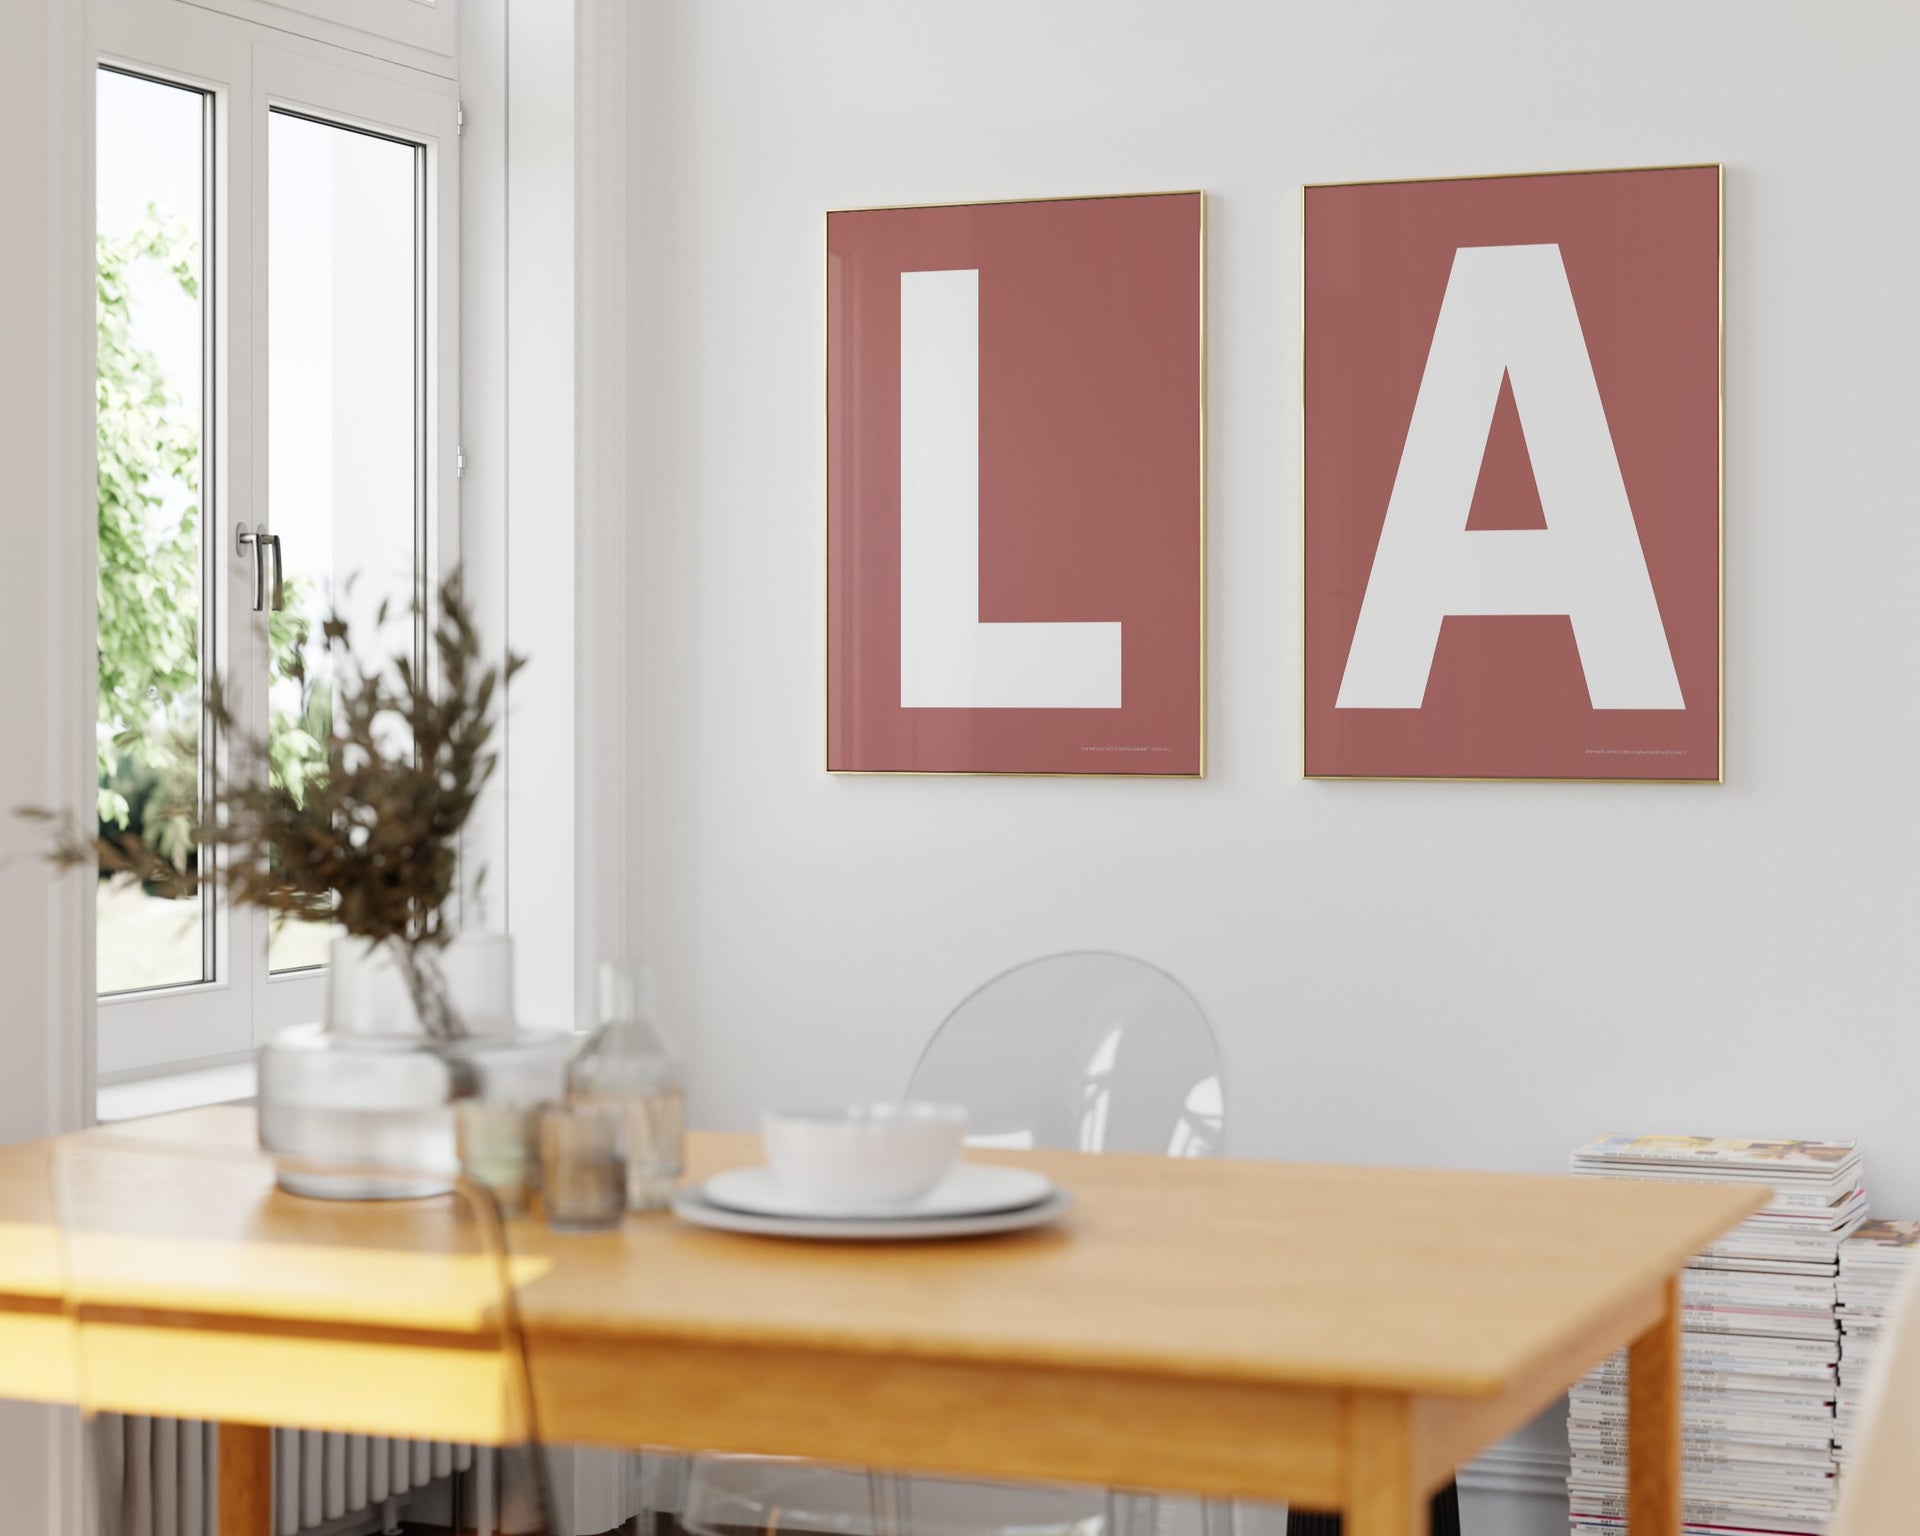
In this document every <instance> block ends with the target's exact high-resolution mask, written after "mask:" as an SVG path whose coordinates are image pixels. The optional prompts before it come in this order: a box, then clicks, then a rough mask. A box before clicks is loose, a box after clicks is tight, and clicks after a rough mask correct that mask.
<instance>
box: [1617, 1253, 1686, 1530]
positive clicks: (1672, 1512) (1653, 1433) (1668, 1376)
mask: <svg viewBox="0 0 1920 1536" xmlns="http://www.w3.org/2000/svg"><path fill="white" fill-rule="evenodd" d="M1680 1428H1681V1425H1680V1279H1679V1277H1678V1276H1677V1275H1676V1276H1675V1277H1674V1278H1672V1279H1670V1280H1669V1281H1667V1286H1666V1306H1665V1310H1664V1312H1663V1313H1662V1315H1661V1318H1660V1321H1659V1322H1657V1323H1655V1324H1654V1325H1653V1326H1652V1327H1651V1328H1649V1329H1648V1330H1647V1331H1646V1332H1645V1333H1643V1334H1641V1335H1640V1337H1639V1338H1637V1339H1635V1340H1634V1341H1633V1345H1632V1347H1631V1348H1630V1349H1629V1350H1628V1352H1627V1530H1628V1531H1629V1532H1630V1533H1631V1536H1680Z"/></svg>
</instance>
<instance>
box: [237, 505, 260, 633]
mask: <svg viewBox="0 0 1920 1536" xmlns="http://www.w3.org/2000/svg"><path fill="white" fill-rule="evenodd" d="M266 533H267V530H266V528H265V527H264V526H255V527H253V528H249V527H248V526H247V525H246V524H245V523H241V524H240V525H239V526H238V528H237V529H236V530H235V533H234V543H235V544H236V545H237V546H238V548H237V549H236V550H235V551H234V552H235V553H236V554H241V555H244V554H245V553H246V552H247V546H248V545H249V544H251V545H252V546H253V611H254V612H255V613H264V612H265V611H266V607H267V547H266Z"/></svg>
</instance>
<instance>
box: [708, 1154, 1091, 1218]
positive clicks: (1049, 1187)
mask: <svg viewBox="0 0 1920 1536" xmlns="http://www.w3.org/2000/svg"><path fill="white" fill-rule="evenodd" d="M700 1193H701V1194H702V1195H704V1196H705V1197H706V1199H707V1201H708V1203H709V1204H712V1205H717V1206H720V1207H722V1208H723V1209H725V1210H729V1211H739V1212H741V1213H742V1214H743V1215H747V1216H786V1217H802V1218H806V1219H809V1220H815V1221H818V1220H825V1219H833V1220H850V1221H929V1220H937V1219H941V1218H944V1217H948V1216H987V1215H991V1214H992V1213H993V1212H995V1211H1012V1210H1018V1209H1020V1208H1022V1207H1024V1206H1029V1205H1038V1204H1039V1203H1040V1202H1041V1201H1042V1200H1044V1199H1046V1198H1047V1196H1048V1195H1050V1194H1052V1193H1053V1181H1052V1180H1051V1179H1049V1178H1048V1177H1047V1176H1046V1175H1045V1174H1042V1173H1035V1172H1034V1171H1033V1170H1032V1169H1030V1168H1002V1167H1000V1166H999V1165H998V1164H995V1163H962V1164H960V1165H959V1166H958V1167H957V1168H955V1169H954V1170H953V1172H952V1173H950V1174H948V1175H947V1176H946V1177H945V1178H944V1179H942V1180H941V1181H940V1182H939V1183H938V1184H936V1185H934V1186H933V1188H932V1189H930V1190H928V1191H927V1192H926V1193H925V1194H924V1195H922V1196H920V1198H919V1199H917V1200H906V1201H902V1202H900V1203H899V1204H890V1205H834V1204H830V1203H827V1202H825V1201H820V1200H811V1199H809V1198H808V1197H807V1196H805V1195H802V1194H798V1193H796V1192H795V1191H794V1190H791V1189H789V1188H787V1186H786V1185H784V1184H782V1183H781V1182H780V1181H779V1180H778V1179H776V1178H775V1177H774V1176H773V1170H772V1169H771V1168H735V1169H733V1170H732V1171H730V1172H728V1173H720V1174H715V1175H714V1176H713V1177H712V1178H710V1179H708V1180H707V1182H706V1183H705V1184H703V1185H701V1186H700Z"/></svg>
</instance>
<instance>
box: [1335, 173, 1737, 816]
mask: <svg viewBox="0 0 1920 1536" xmlns="http://www.w3.org/2000/svg"><path fill="white" fill-rule="evenodd" d="M1305 281H1306V314H1305V324H1306V338H1305V345H1306V367H1305V392H1306V393H1305V406H1306V441H1305V454H1306V550H1305V568H1306V771H1307V775H1308V777H1310V778H1417V779H1637V780H1650V779H1651V780H1667V781H1681V780H1692V781H1696V782H1710V783H1711V782H1718V780H1719V778H1720V772H1721V764H1720V741H1721V730H1720V716H1721V697H1720V670H1721V666H1720V664H1721V656H1720V652H1721V625H1720V168H1719V167H1718V166H1714V165H1699V166H1678V167H1670V168H1662V169H1657V170H1626V171H1593V172H1581V173H1575V174H1569V175H1551V176H1506V177H1487V178H1482V179H1479V180H1457V181H1400V182H1375V183H1367V184H1364V185H1354V186H1321V187H1309V188H1308V189H1307V192H1306V252H1305Z"/></svg>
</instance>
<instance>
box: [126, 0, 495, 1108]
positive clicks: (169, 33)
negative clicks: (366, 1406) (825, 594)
mask: <svg viewBox="0 0 1920 1536" xmlns="http://www.w3.org/2000/svg"><path fill="white" fill-rule="evenodd" d="M180 13H181V14H176V13H173V12H169V11H164V10H144V9H143V10H140V11H132V10H125V9H121V8H118V7H115V6H113V5H111V4H108V5H105V6H103V7H102V8H101V18H100V36H101V41H102V45H103V54H102V63H101V69H100V73H99V77H98V122H97V144H98V170H97V188H98V235H99V238H98V250H97V253H96V256H97V273H96V278H97V284H98V293H99V327H98V330H99V373H98V377H99V434H98V437H99V470H100V473H99V487H100V490H99V503H100V504H99V529H100V575H99V616H100V694H99V708H98V718H99V726H98V733H97V734H98V743H99V806H98V814H99V822H100V830H101V832H102V833H103V834H104V835H105V836H107V837H108V838H110V839H119V840H125V839H134V838H137V839H139V840H140V841H141V842H143V843H144V844H145V845H146V846H147V847H149V848H152V849H156V850H158V851H160V852H162V853H164V854H165V855H166V856H167V858H168V859H170V860H171V861H172V862H173V863H174V864H175V865H176V866H177V867H178V868H180V869H182V870H183V871H188V872H193V871H196V870H202V864H201V861H202V859H203V857H211V856H212V855H211V854H210V853H206V854H203V851H202V850H201V849H200V848H199V847H198V846H196V844H195V842H194V838H193V827H194V825H195V824H196V821H197V820H198V818H199V817H200V815H201V814H202V813H203V811H204V808H205V805H206V796H207V793H208V790H209V786H210V783H211V778H212V770H213V768H214V766H215V765H216V764H218V765H221V766H222V768H223V771H225V772H227V773H233V772H238V771H243V765H244V764H245V762H246V760H247V759H248V758H249V754H246V753H242V752H237V751H235V750H234V748H235V744H234V743H231V742H226V741H221V740H218V739H216V736H215V733H214V732H213V731H212V729H211V728H210V726H209V724H208V722H207V720H206V718H205V716H204V712H203V710H202V707H201V700H202V698H203V695H204V691H205V688H206V686H207V684H208V683H209V682H210V681H211V680H212V679H213V678H214V677H215V676H216V675H217V676H218V677H219V679H220V681H221V682H222V684H223V686H224V687H225V689H226V692H227V696H228V698H229V700H230V701H231V703H232V706H233V708H234V711H235V714H236V716H237V718H238V720H239V722H240V726H241V729H242V730H244V732H245V734H246V735H247V736H248V737H250V738H254V739H258V740H265V741H266V742H267V744H268V749H269V750H268V753H267V758H268V761H267V763H266V765H264V766H263V767H261V768H260V769H259V770H258V771H261V772H264V773H267V774H270V776H271V778H272V781H273V783H274V784H275V785H276V786H277V787H278V788H279V789H280V790H281V791H282V792H284V793H287V794H290V795H294V796H300V795H303V794H304V793H306V792H307V790H308V789H309V788H311V786H313V785H314V784H316V783H318V782H321V781H322V779H323V777H324V775H325V774H326V772H327V768H328V757H329V737H330V734H331V725H332V720H333V708H334V703H333V689H334V684H335V680H336V678H337V677H338V675H339V672H340V668H341V666H342V665H343V661H344V658H343V657H342V656H341V655H338V654H336V653H335V651H334V650H333V649H331V648H330V647H329V646H328V643H327V640H326V636H325V634H324V633H323V631H322V621H323V620H324V619H325V618H326V617H328V616H329V615H334V614H337V615H338V616H339V617H341V618H343V619H345V620H346V621H347V623H348V625H349V628H350V631H351V634H352V640H353V649H354V651H355V653H356V654H357V655H358V656H359V657H360V658H361V659H362V660H363V661H365V662H366V663H367V664H368V665H370V666H371V665H375V664H377V663H378V662H379V661H380V660H381V659H383V658H386V657H390V656H391V655H393V654H395V653H396V652H402V653H408V654H411V655H413V656H414V657H415V658H416V659H417V658H418V657H419V655H420V649H421V644H422V639H423V635H424V626H423V622H422V621H421V620H420V618H419V617H418V616H417V615H416V614H415V612H414V610H415V608H416V606H417V605H420V604H422V603H423V602H424V601H425V599H426V597H427V595H428V594H429V592H430V591H431V589H432V588H433V587H434V586H435V585H437V581H438V576H439V572H440V571H441V569H442V568H443V565H445V564H447V563H450V562H451V561H452V560H453V559H454V558H455V557H456V555H457V543H458V541H457V538H456V537H455V536H454V532H453V531H454V530H455V529H456V528H457V496H456V490H455V485H454V479H455V476H454V466H453V462H452V461H453V457H454V452H455V448H454V443H455V431H454V428H455V423H456V421H457V417H456V415H455V411H456V408H457V389H456V381H457V377H458V356H457V351H456V350H455V346H454V341H455V337H456V335H457V331H456V328H455V324H454V317H456V316H457V315H458V312H459V311H458V292H457V264H456V263H457V242H456V238H455V230H456V228H457V205H456V200H455V199H456V189H457V186H458V174H457V167H456V165H455V161H454V156H455V153H456V150H455V113H456V103H455V99H454V96H453V92H452V86H451V83H450V82H446V81H441V80H437V79H433V78H431V77H421V78H420V79H419V80H418V81H417V82H416V81H415V80H413V79H411V78H410V77H409V74H408V72H406V71H403V70H399V69H394V68H389V67H385V66H381V67H379V68H378V69H377V70H375V69H369V68H365V67H362V66H360V65H358V64H356V63H354V62H352V56H351V55H342V56H341V60H340V61H334V60H330V59H328V58H325V57H322V56H320V55H319V54H318V53H317V52H316V53H307V52H302V53H300V54H292V53H287V52H284V51H282V50H280V49H277V48H275V47H272V46H269V45H268V44H267V43H265V42H263V41H252V40H249V35H250V33H251V32H253V31H254V30H257V29H250V28H246V27H237V26H236V25H235V24H232V23H229V22H222V23H221V24H218V25H212V24H209V25H207V26H204V27H203V26H201V25H198V24H196V23H194V22H193V21H192V20H191V19H187V18H189V17H190V15H191V13H190V12H189V11H188V8H186V7H182V8H180ZM262 35H263V36H270V34H264V33H263V34H262ZM442 316H445V317H446V323H445V324H443V323H442ZM383 608H384V610H385V611H386V613H387V615H388V618H387V621H386V622H385V623H384V624H383V623H381V622H379V617H378V616H379V615H380V613H381V611H382V610H383ZM297 657H303V658H304V662H303V664H301V663H297V662H296V658H297ZM202 872H204V871H202ZM96 917H97V932H98V945H97V950H98V986H99V991H100V999H101V1009H100V1019H101V1024H100V1054H99V1069H100V1074H101V1076H102V1078H103V1079H104V1080H108V1081H111V1080H114V1079H116V1078H121V1077H125V1076H129V1075H137V1074H140V1073H144V1072H151V1071H154V1070H165V1069H167V1068H169V1067H173V1066H184V1065H189V1064H193V1063H196V1062H205V1061H210V1060H218V1059H221V1058H223V1057H224V1058H233V1057H237V1056H239V1055H241V1054H242V1053H244V1052H246V1051H248V1050H250V1049H251V1047H252V1046H253V1044H254V1043H255V1042H256V1041H257V1040H258V1039H259V1038H261V1037H262V1036H263V1035H265V1034H267V1033H269V1032H271V1031H272V1030H273V1029H276V1028H279V1027H281V1026H283V1025H286V1024H291V1023H299V1022H307V1021H311V1020H317V1019H319V1018H320V1017H321V1016H322V1013H323V1009H324V988H325V969H324V967H325V962H326V954H327V938H328V925H326V924H325V923H275V922H270V921H269V920H267V919H266V918H265V917H264V916H262V915H260V914H257V913H253V912H251V911H231V910H228V909H227V908H226V907H225V905H224V904H223V903H221V902H219V901H217V900H216V899H215V898H214V896H213V895H212V894H211V887H210V886H203V887H202V888H201V890H200V892H199V893H197V894H194V895H190V896H183V895H181V894H180V893H179V892H178V891H175V890H166V889H161V888H158V887H154V886H149V887H132V888H129V887H127V886H126V885H125V884H124V883H123V882H121V881H113V880H103V881H102V882H101V884H100V886H99V890H98V895H97V908H96Z"/></svg>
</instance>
